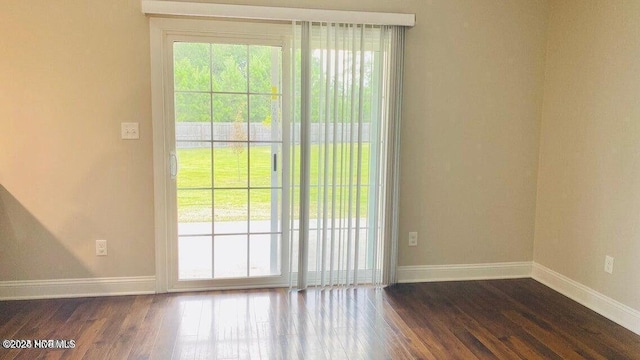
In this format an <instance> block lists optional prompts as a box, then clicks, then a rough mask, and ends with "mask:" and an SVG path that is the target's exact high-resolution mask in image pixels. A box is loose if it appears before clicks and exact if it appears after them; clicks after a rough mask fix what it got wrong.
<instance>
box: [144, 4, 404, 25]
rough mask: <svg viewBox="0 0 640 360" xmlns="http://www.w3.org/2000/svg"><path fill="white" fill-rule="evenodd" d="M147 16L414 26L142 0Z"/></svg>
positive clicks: (388, 19)
mask: <svg viewBox="0 0 640 360" xmlns="http://www.w3.org/2000/svg"><path fill="white" fill-rule="evenodd" d="M142 12H143V13H145V14H147V15H164V16H196V17H215V18H236V19H257V20H276V21H310V22H334V23H359V24H370V25H397V26H414V25H415V20H416V16H415V14H401V13H382V12H362V11H341V10H322V9H301V8H285V7H270V6H249V5H229V4H214V3H195V2H182V1H164V0H142Z"/></svg>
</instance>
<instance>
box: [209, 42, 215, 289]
mask: <svg viewBox="0 0 640 360" xmlns="http://www.w3.org/2000/svg"><path fill="white" fill-rule="evenodd" d="M209 92H210V93H209V114H210V115H209V121H210V122H211V126H210V128H211V130H210V133H211V140H213V116H214V115H213V44H209ZM214 149H215V142H213V141H212V142H211V278H212V279H215V275H216V274H215V273H216V270H215V268H216V264H215V262H216V256H215V253H216V251H215V248H216V232H215V230H216V229H215V223H216V221H215V219H216V218H215V210H214V209H215V208H216V206H215V203H216V201H215V190H214V182H215V181H214V176H215V171H214V168H215V162H214V154H215V153H214Z"/></svg>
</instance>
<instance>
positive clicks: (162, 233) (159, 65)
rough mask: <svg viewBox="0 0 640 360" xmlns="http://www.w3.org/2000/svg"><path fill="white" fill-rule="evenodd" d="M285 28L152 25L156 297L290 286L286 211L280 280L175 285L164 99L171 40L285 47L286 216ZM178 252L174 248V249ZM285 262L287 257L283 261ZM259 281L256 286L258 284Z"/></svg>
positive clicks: (186, 22) (169, 130)
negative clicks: (229, 40) (231, 40)
mask: <svg viewBox="0 0 640 360" xmlns="http://www.w3.org/2000/svg"><path fill="white" fill-rule="evenodd" d="M290 34H291V25H289V24H260V23H252V22H247V23H245V22H242V23H241V22H233V21H215V20H192V19H169V18H151V19H150V45H151V47H150V48H151V103H152V123H153V163H154V202H155V206H154V220H155V247H156V250H155V260H156V292H158V293H163V292H170V291H186V290H208V289H227V288H251V287H280V286H287V285H288V284H289V281H288V278H287V277H288V276H289V269H288V266H289V261H288V256H290V254H289V249H288V243H289V241H288V238H287V236H288V231H287V227H286V226H287V225H288V223H289V219H288V211H282V239H281V244H282V245H281V246H282V248H283V251H282V256H283V257H282V259H281V264H282V268H281V273H282V276H280V277H264V278H247V279H219V280H193V281H181V282H179V281H176V280H175V279H177V268H176V265H177V247H176V246H177V239H174V238H175V237H176V236H177V216H176V186H175V180H172V179H171V160H170V155H171V153H172V152H174V151H175V126H173V119H174V114H173V107H172V106H171V104H167V101H166V99H167V96H173V83H172V81H169V80H170V79H171V80H172V79H173V73H172V71H170V70H171V69H172V67H173V59H172V58H171V57H170V54H171V51H169V49H168V46H169V45H170V44H169V38H171V37H175V36H185V37H187V36H188V37H191V36H194V37H208V38H211V37H214V38H219V37H226V38H234V37H235V38H239V39H245V40H246V39H255V40H256V41H262V42H274V41H276V42H278V43H279V44H282V46H283V54H282V61H283V72H282V94H283V95H282V127H283V139H282V141H283V147H282V160H283V161H281V163H282V166H283V169H282V170H283V178H282V188H283V189H282V198H283V199H282V204H283V206H282V208H281V209H282V210H284V209H287V210H288V206H287V204H288V201H287V200H288V199H287V198H288V193H289V191H287V189H288V188H289V184H288V179H289V177H288V176H287V173H288V161H286V160H287V159H288V158H289V149H288V146H285V145H284V144H288V143H289V138H288V137H289V134H288V119H289V106H288V96H287V94H288V93H289V89H288V87H289V73H288V71H289V70H288V69H289V68H290V67H289V60H290V59H289V49H290V48H291V47H290V43H291V39H290ZM174 247H176V248H174ZM285 256H286V257H285ZM256 280H257V281H256Z"/></svg>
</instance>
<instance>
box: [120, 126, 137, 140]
mask: <svg viewBox="0 0 640 360" xmlns="http://www.w3.org/2000/svg"><path fill="white" fill-rule="evenodd" d="M120 127H121V136H122V139H124V140H136V139H140V125H139V124H138V123H137V122H123V123H121V124H120Z"/></svg>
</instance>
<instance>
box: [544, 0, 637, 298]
mask: <svg viewBox="0 0 640 360" xmlns="http://www.w3.org/2000/svg"><path fill="white" fill-rule="evenodd" d="M552 4H553V5H552V7H551V11H550V14H551V15H550V20H549V32H548V41H549V44H548V50H547V61H546V81H545V96H544V105H543V117H542V141H541V145H540V168H539V180H538V200H537V221H536V235H535V254H534V260H535V261H536V262H539V263H541V264H542V265H545V266H547V267H549V268H551V269H553V270H555V271H557V272H559V273H561V274H563V275H565V276H567V277H569V278H571V279H574V280H576V281H578V282H580V283H582V284H584V285H586V286H588V287H590V288H593V289H595V290H597V291H599V292H601V293H603V294H605V295H607V296H609V297H612V298H613V299H615V300H618V301H620V302H622V303H624V304H626V305H629V306H631V307H633V308H635V309H640V287H639V286H638V285H637V281H638V274H640V261H638V254H640V226H639V224H640V181H639V179H640V101H639V99H640V78H639V75H640V61H639V59H640V41H639V38H638V34H640V22H638V19H639V18H640V2H638V1H606V2H601V1H583V0H576V1H555V2H553V3H552ZM605 255H611V256H614V257H615V266H614V273H613V275H609V274H607V273H605V272H604V271H603V266H604V258H605Z"/></svg>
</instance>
